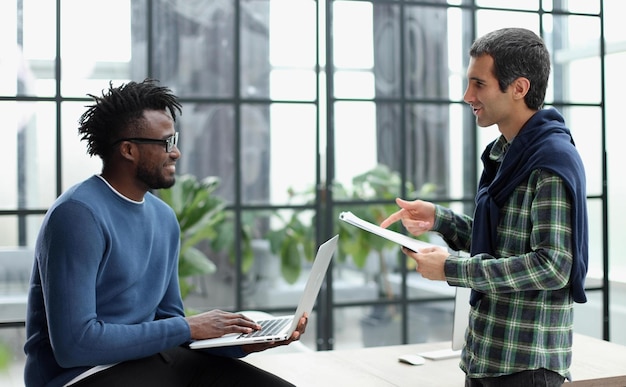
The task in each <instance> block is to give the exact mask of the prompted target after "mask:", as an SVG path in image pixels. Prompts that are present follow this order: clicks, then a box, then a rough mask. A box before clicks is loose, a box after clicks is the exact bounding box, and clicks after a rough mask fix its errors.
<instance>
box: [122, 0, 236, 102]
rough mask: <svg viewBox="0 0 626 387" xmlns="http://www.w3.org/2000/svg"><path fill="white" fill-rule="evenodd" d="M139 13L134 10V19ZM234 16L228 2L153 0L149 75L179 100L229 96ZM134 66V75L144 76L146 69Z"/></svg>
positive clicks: (232, 62) (233, 10) (232, 90)
mask: <svg viewBox="0 0 626 387" xmlns="http://www.w3.org/2000/svg"><path fill="white" fill-rule="evenodd" d="M144 14H145V10H144V11H143V13H142V11H141V10H140V9H137V10H136V12H134V14H133V16H135V17H137V18H138V19H139V20H141V17H142V16H143V15H144ZM234 18H235V9H234V2H232V1H210V2H195V1H193V2H189V1H176V2H172V1H164V0H160V1H156V2H154V19H153V23H154V25H153V28H154V30H155V31H156V32H157V33H155V34H154V35H152V39H153V42H152V44H153V47H154V53H153V57H152V66H153V68H152V74H154V77H155V78H157V79H159V80H161V82H162V83H164V84H169V85H172V86H175V92H176V94H177V95H178V96H179V97H232V96H233V94H234V85H233V82H234V79H235V73H234V72H235V71H236V66H235V63H234V57H235V54H234V49H235V35H234V26H235V24H234V20H235V19H234ZM144 28H145V27H144ZM139 43H140V42H137V44H139ZM143 44H145V43H143ZM133 66H134V68H135V69H137V71H135V73H134V74H133V75H134V76H135V77H139V76H140V75H143V76H144V77H145V74H146V72H145V71H146V67H145V66H143V67H142V64H141V63H139V64H138V65H137V66H135V64H134V63H133ZM141 70H143V72H142V71H141Z"/></svg>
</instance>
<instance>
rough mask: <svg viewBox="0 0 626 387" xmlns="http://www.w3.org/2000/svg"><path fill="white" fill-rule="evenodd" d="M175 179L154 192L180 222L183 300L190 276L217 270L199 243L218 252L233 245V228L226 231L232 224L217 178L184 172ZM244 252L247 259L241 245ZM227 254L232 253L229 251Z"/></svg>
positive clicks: (247, 250)
mask: <svg viewBox="0 0 626 387" xmlns="http://www.w3.org/2000/svg"><path fill="white" fill-rule="evenodd" d="M176 180H177V181H176V184H174V185H173V186H172V187H171V188H168V189H161V190H159V191H158V193H157V195H158V196H159V197H160V198H161V199H162V200H163V201H164V202H165V203H167V204H168V205H169V206H170V207H172V209H173V210H174V212H175V213H176V218H177V219H178V223H179V224H180V230H181V233H180V238H181V247H180V255H179V262H178V275H179V280H180V290H181V295H182V297H183V299H185V297H186V296H187V295H188V294H189V292H190V291H191V290H193V288H194V285H193V283H192V281H191V278H192V277H194V276H198V275H206V274H211V273H213V272H215V270H216V267H215V264H214V263H213V262H212V261H211V260H210V259H209V257H208V256H207V254H206V253H204V252H203V251H202V250H201V249H199V248H198V245H199V244H200V243H202V242H206V243H208V246H210V248H211V250H212V251H214V252H220V251H223V250H225V249H227V246H231V248H232V246H233V243H232V240H233V238H234V236H233V232H232V230H231V231H230V232H228V231H227V228H228V226H229V225H231V223H229V221H230V219H229V218H228V213H227V211H226V202H225V201H224V200H223V199H222V198H220V197H219V196H217V195H215V190H216V189H217V188H218V186H219V184H220V179H219V178H218V177H215V176H209V177H206V178H204V179H201V180H199V179H197V178H196V177H195V176H193V175H189V174H186V175H182V176H178V177H177V178H176ZM244 235H245V232H244ZM244 244H245V243H244ZM247 245H249V244H247ZM244 251H245V252H246V254H247V256H248V260H249V261H250V260H251V255H252V253H251V252H249V249H245V248H244ZM230 253H231V255H232V251H231V252H230Z"/></svg>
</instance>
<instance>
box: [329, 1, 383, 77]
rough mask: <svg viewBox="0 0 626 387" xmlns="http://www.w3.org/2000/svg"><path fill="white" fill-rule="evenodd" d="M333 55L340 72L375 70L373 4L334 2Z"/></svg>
mask: <svg viewBox="0 0 626 387" xmlns="http://www.w3.org/2000/svg"><path fill="white" fill-rule="evenodd" d="M333 5H334V8H333V45H334V46H333V55H334V59H335V60H334V65H335V67H336V68H337V69H346V68H349V69H353V70H357V69H361V70H364V69H371V68H372V66H373V65H374V53H373V51H372V48H373V44H372V42H373V36H372V32H373V31H374V29H373V26H372V4H370V3H367V2H353V1H335V2H333Z"/></svg>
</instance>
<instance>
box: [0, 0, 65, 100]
mask: <svg viewBox="0 0 626 387" xmlns="http://www.w3.org/2000/svg"><path fill="white" fill-rule="evenodd" d="M18 6H20V8H19V9H18ZM55 14H56V5H55V2H41V1H30V0H24V1H19V2H18V1H4V2H2V4H0V34H1V36H2V37H3V38H2V42H0V50H1V52H2V53H3V55H2V57H1V58H0V95H7V96H14V95H30V96H50V95H54V84H55V83H54V80H53V78H54V57H55V47H56V44H55V24H54V22H55V18H54V15H55Z"/></svg>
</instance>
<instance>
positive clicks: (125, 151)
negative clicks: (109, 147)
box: [118, 141, 137, 162]
mask: <svg viewBox="0 0 626 387" xmlns="http://www.w3.org/2000/svg"><path fill="white" fill-rule="evenodd" d="M118 152H119V155H120V156H121V157H122V158H124V159H126V160H128V161H131V162H134V161H135V159H136V158H137V147H136V146H135V145H134V144H133V143H132V142H130V141H122V142H121V143H120V145H119V146H118Z"/></svg>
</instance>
